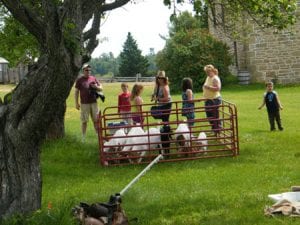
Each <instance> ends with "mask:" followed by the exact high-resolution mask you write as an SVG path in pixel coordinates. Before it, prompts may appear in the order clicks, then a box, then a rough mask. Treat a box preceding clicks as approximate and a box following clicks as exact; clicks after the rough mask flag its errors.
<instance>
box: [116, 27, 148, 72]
mask: <svg viewBox="0 0 300 225" xmlns="http://www.w3.org/2000/svg"><path fill="white" fill-rule="evenodd" d="M148 66H149V63H148V60H147V59H146V58H145V57H144V56H142V52H141V50H139V48H138V45H137V43H136V41H135V40H134V38H133V37H132V35H131V33H130V32H128V34H127V39H126V41H125V43H124V45H123V50H122V52H121V54H120V67H119V73H120V76H123V77H132V76H135V75H136V74H138V73H140V74H142V75H144V74H146V73H147V68H148Z"/></svg>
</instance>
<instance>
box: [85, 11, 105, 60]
mask: <svg viewBox="0 0 300 225" xmlns="http://www.w3.org/2000/svg"><path fill="white" fill-rule="evenodd" d="M100 21H101V14H100V13H95V14H94V20H93V24H92V27H91V29H89V30H88V31H87V32H85V33H84V34H83V40H84V41H87V40H88V43H87V45H86V47H85V49H86V51H87V53H88V54H92V52H93V51H94V49H95V48H96V47H97V45H98V40H97V35H98V34H99V33H100Z"/></svg>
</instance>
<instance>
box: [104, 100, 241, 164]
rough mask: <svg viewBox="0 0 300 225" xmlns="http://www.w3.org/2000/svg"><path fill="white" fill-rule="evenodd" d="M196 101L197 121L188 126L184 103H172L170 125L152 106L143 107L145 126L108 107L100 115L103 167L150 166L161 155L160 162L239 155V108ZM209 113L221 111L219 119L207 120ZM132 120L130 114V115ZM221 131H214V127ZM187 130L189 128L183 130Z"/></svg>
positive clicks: (114, 108) (223, 102)
mask: <svg viewBox="0 0 300 225" xmlns="http://www.w3.org/2000/svg"><path fill="white" fill-rule="evenodd" d="M204 101H205V99H195V100H194V103H195V107H194V112H195V119H194V120H193V121H192V122H194V125H193V126H190V127H189V126H188V125H187V122H186V121H185V117H183V116H182V101H176V102H172V109H171V111H168V112H166V113H169V114H170V119H169V122H162V121H161V120H159V119H154V118H153V117H152V115H151V110H150V108H151V106H153V105H154V104H144V105H143V106H142V108H143V111H142V116H143V118H144V123H143V124H136V125H132V124H128V123H126V122H125V121H123V119H122V117H121V115H120V114H119V113H118V107H117V106H115V107H107V108H105V109H104V110H103V112H102V113H101V114H99V122H98V128H99V132H98V138H99V152H100V162H101V164H102V165H121V164H122V165H124V164H137V163H138V164H139V163H149V162H151V161H152V160H153V159H154V158H155V157H156V156H157V155H159V154H160V153H161V154H162V155H163V159H162V160H160V162H171V161H182V160H196V159H205V158H215V157H226V156H237V155H238V154H239V140H238V123H237V109H236V107H235V105H234V104H232V103H230V102H227V101H225V100H223V101H222V103H221V104H220V105H219V106H210V107H209V108H208V107H206V108H205V106H204ZM205 110H217V111H218V114H219V117H218V118H207V117H206V114H205ZM128 117H130V114H129V116H128ZM214 122H218V123H220V124H221V126H220V128H219V129H218V130H217V132H216V130H213V129H212V126H211V124H212V123H214ZM180 127H181V128H182V127H185V128H182V130H181V128H180Z"/></svg>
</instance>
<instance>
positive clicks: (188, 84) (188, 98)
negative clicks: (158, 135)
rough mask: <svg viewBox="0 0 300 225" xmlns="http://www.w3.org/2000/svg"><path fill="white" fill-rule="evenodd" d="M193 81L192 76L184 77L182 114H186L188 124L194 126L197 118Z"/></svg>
mask: <svg viewBox="0 0 300 225" xmlns="http://www.w3.org/2000/svg"><path fill="white" fill-rule="evenodd" d="M193 100H194V94H193V81H192V79H191V78H183V80H182V101H183V102H182V116H185V117H186V118H187V121H188V125H189V126H190V127H191V126H194V119H195V112H194V108H195V104H194V102H193Z"/></svg>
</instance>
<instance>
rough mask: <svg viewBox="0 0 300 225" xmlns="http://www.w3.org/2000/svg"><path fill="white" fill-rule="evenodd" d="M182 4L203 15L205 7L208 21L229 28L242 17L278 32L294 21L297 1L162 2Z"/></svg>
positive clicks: (192, 0) (170, 0)
mask: <svg viewBox="0 0 300 225" xmlns="http://www.w3.org/2000/svg"><path fill="white" fill-rule="evenodd" d="M184 2H189V3H193V4H194V10H195V12H196V13H198V14H201V13H202V14H203V9H204V8H205V6H207V7H208V8H209V9H210V11H211V15H210V17H209V19H210V20H211V21H213V22H214V23H219V24H222V25H224V26H227V27H229V28H231V27H236V25H237V24H239V23H240V21H241V19H242V18H243V17H244V16H247V17H248V18H252V19H253V20H254V21H255V22H256V23H257V24H259V25H261V26H262V27H273V28H275V29H279V30H280V29H284V28H286V27H288V26H289V25H291V24H294V23H295V21H296V15H295V10H296V8H297V0H280V1H279V0H247V1H241V0H164V4H165V5H169V6H172V5H174V4H175V3H176V4H181V3H184ZM219 9H221V11H220V10H219ZM222 12H226V14H227V15H229V17H228V18H227V19H226V21H224V20H223V16H224V14H222Z"/></svg>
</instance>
